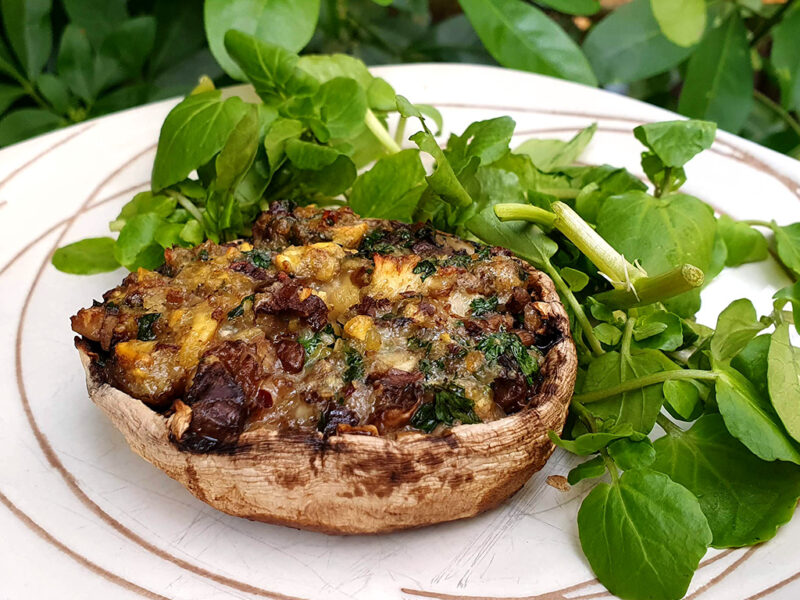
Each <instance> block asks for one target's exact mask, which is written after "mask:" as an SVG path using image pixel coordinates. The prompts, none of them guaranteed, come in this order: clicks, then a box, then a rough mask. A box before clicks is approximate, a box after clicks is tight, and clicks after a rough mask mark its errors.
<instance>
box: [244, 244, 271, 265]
mask: <svg viewBox="0 0 800 600" xmlns="http://www.w3.org/2000/svg"><path fill="white" fill-rule="evenodd" d="M242 254H244V255H245V257H246V258H247V260H249V261H250V262H251V263H252V264H253V265H255V266H256V267H260V268H262V269H269V267H270V266H271V265H272V260H271V259H270V256H269V252H264V251H263V250H259V249H257V248H253V249H252V250H245V251H244V252H242Z"/></svg>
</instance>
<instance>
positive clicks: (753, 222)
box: [742, 219, 772, 229]
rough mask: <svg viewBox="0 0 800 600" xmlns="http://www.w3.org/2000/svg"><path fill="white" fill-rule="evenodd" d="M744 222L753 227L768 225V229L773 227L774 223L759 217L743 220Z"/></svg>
mask: <svg viewBox="0 0 800 600" xmlns="http://www.w3.org/2000/svg"><path fill="white" fill-rule="evenodd" d="M742 223H746V224H747V225H750V226H751V227H766V228H767V229H772V223H769V222H768V221H759V220H758V219H752V220H749V221H742Z"/></svg>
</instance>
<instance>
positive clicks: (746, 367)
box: [731, 333, 772, 398]
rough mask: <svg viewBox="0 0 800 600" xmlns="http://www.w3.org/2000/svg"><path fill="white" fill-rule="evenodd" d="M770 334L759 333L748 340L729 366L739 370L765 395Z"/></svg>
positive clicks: (766, 391) (760, 393)
mask: <svg viewBox="0 0 800 600" xmlns="http://www.w3.org/2000/svg"><path fill="white" fill-rule="evenodd" d="M771 340H772V334H769V333H768V334H764V335H759V336H757V337H755V338H753V339H752V340H750V341H749V342H748V343H747V345H746V346H745V347H744V348H743V349H742V351H741V352H739V354H737V355H736V356H734V357H733V359H732V360H731V367H733V368H734V369H736V370H737V371H739V373H741V374H742V375H744V376H745V378H746V379H747V380H748V381H749V382H750V383H751V384H752V385H753V387H754V388H755V389H756V392H758V394H759V395H760V396H762V397H765V398H766V397H767V396H768V395H769V391H768V389H767V364H768V356H769V347H770V342H771Z"/></svg>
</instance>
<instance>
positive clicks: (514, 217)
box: [494, 204, 558, 227]
mask: <svg viewBox="0 0 800 600" xmlns="http://www.w3.org/2000/svg"><path fill="white" fill-rule="evenodd" d="M494 214H495V215H497V218H498V219H500V220H501V221H528V222H529V223H536V224H537V225H545V226H547V227H552V226H553V225H554V224H555V222H556V221H557V220H558V217H556V215H554V214H553V213H551V212H550V211H549V210H545V209H543V208H539V207H538V206H533V205H532V204H498V205H497V206H495V207H494Z"/></svg>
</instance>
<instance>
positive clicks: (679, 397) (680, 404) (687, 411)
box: [664, 379, 702, 421]
mask: <svg viewBox="0 0 800 600" xmlns="http://www.w3.org/2000/svg"><path fill="white" fill-rule="evenodd" d="M664 398H665V399H666V401H667V404H668V405H669V408H671V409H672V410H671V411H670V412H671V413H672V414H673V415H675V414H677V416H678V417H679V418H680V419H682V420H684V421H691V420H693V418H696V414H697V411H698V409H699V408H702V403H701V400H700V390H698V389H697V386H696V385H695V384H694V383H692V382H691V381H682V380H680V379H670V380H669V381H665V382H664Z"/></svg>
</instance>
